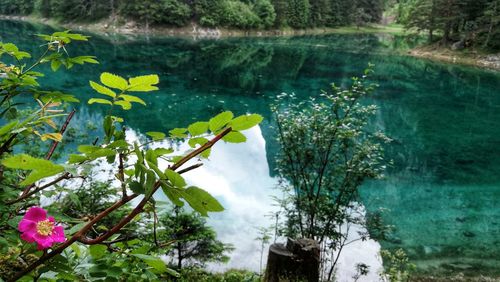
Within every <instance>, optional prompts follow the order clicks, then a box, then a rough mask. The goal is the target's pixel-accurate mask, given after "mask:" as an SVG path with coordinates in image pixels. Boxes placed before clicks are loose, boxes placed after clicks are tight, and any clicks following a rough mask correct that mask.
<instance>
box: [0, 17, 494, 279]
mask: <svg viewBox="0 0 500 282" xmlns="http://www.w3.org/2000/svg"><path fill="white" fill-rule="evenodd" d="M50 32H52V30H50V28H47V27H44V26H33V25H30V24H25V23H19V22H11V21H0V40H1V41H3V42H13V43H16V44H18V46H19V47H20V49H24V50H29V51H32V52H34V53H40V51H41V49H42V48H40V47H39V46H40V45H41V44H43V42H42V41H40V40H38V39H37V37H36V35H35V34H37V33H50ZM411 45H412V43H408V42H406V41H405V40H404V39H403V38H398V37H393V36H390V35H374V34H370V35H325V36H303V37H289V38H229V39H221V40H192V39H189V38H168V37H165V38H159V37H157V38H146V37H143V38H135V39H133V40H131V39H127V38H124V37H120V36H109V37H102V36H93V37H92V38H91V40H90V41H89V42H88V43H83V44H78V45H75V46H69V49H68V52H69V53H70V55H75V56H76V55H95V56H97V57H98V60H99V61H100V62H101V63H100V64H99V65H88V66H83V67H80V66H76V67H74V69H71V70H69V71H59V72H57V73H56V74H55V75H48V76H47V77H46V78H43V79H42V80H41V83H42V85H44V86H46V87H47V88H54V89H64V90H65V91H67V92H70V93H74V94H76V95H77V96H78V97H79V98H80V99H81V100H82V101H84V102H86V101H87V98H89V97H91V95H94V94H91V93H92V92H91V89H90V87H89V86H88V81H89V80H95V81H96V80H98V76H99V74H100V73H101V72H104V71H108V72H112V73H116V74H120V75H123V76H135V75H140V74H149V73H156V74H159V75H160V79H161V83H160V89H161V90H160V91H157V92H154V93H151V94H145V95H141V98H143V99H144V100H145V101H146V102H147V103H148V107H146V108H139V107H135V110H134V111H130V112H126V113H124V114H123V116H125V117H126V119H127V120H128V125H129V126H130V127H131V128H133V129H135V130H136V131H138V132H147V131H151V130H155V131H161V130H163V131H167V130H169V129H171V128H173V127H180V126H185V125H187V124H189V123H190V122H192V121H194V120H204V119H208V118H209V117H211V116H213V115H215V114H217V113H219V112H220V111H222V110H231V111H233V112H235V113H236V114H244V113H259V114H261V115H263V116H264V117H265V121H264V122H263V124H262V125H261V128H260V129H261V131H262V137H263V139H264V140H265V151H266V152H265V156H266V160H267V163H265V164H263V165H265V166H266V167H269V174H270V175H269V177H272V176H273V168H274V166H275V165H274V161H273V159H274V156H275V154H276V152H277V150H278V146H277V144H276V142H275V140H274V139H275V138H274V136H275V132H274V131H273V128H272V125H273V124H274V120H273V117H272V115H271V113H270V105H271V104H272V103H273V102H274V101H275V98H276V96H277V95H279V94H280V93H282V92H286V93H292V92H293V93H296V94H297V96H298V97H301V98H303V99H307V98H308V97H311V96H316V95H318V93H320V91H321V90H328V89H329V85H330V83H332V82H335V83H336V84H337V85H344V86H347V85H348V84H349V81H350V78H351V77H352V76H358V75H360V74H361V73H362V71H363V70H364V69H365V68H366V67H367V65H368V63H369V62H371V63H373V64H375V66H376V67H375V75H374V76H373V77H372V80H373V81H374V82H376V83H378V84H379V85H380V87H379V89H378V90H377V92H376V94H375V95H374V97H373V98H372V99H371V101H370V102H372V103H375V104H376V105H378V107H379V109H380V110H379V113H378V114H377V116H376V119H375V120H374V125H375V126H376V127H378V128H380V129H382V130H383V131H385V133H386V134H387V135H388V136H390V137H391V138H393V139H394V142H393V143H392V144H391V145H390V146H388V147H387V158H388V159H390V160H393V162H394V165H392V166H391V167H390V168H389V169H388V171H387V175H386V178H385V179H384V180H381V181H376V182H370V183H366V184H365V185H364V186H363V188H362V199H363V204H364V205H365V207H366V209H367V211H368V212H375V211H377V210H379V209H380V208H384V209H385V211H384V212H383V218H384V220H385V222H386V223H387V224H390V225H393V226H394V227H395V231H394V234H393V235H392V236H391V237H390V238H389V240H387V241H383V242H380V243H381V245H382V248H387V249H397V248H403V249H404V250H405V251H406V252H407V253H408V254H409V256H410V258H411V260H412V261H413V262H415V263H416V264H417V266H418V267H419V269H420V270H422V271H426V272H433V273H442V274H445V275H448V274H451V273H458V272H466V273H471V274H475V275H478V274H489V275H500V73H498V72H497V73H495V72H493V71H487V70H482V69H477V68H471V67H463V66H456V65H449V64H442V63H436V62H431V61H427V60H421V59H416V58H411V57H407V56H401V55H398V52H396V50H401V49H405V48H408V47H409V46H411ZM45 70H46V71H49V68H48V67H46V68H45ZM80 107H81V108H80V112H82V113H84V114H85V117H87V119H88V120H87V122H93V121H95V122H97V121H98V120H99V118H100V117H101V116H102V109H103V108H99V107H91V108H89V107H87V106H86V105H85V103H82V105H81V106H80ZM251 181H252V179H248V182H251Z"/></svg>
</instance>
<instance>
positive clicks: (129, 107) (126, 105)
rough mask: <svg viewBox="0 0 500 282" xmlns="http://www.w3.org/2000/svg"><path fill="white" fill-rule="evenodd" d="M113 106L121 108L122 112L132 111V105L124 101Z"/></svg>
mask: <svg viewBox="0 0 500 282" xmlns="http://www.w3.org/2000/svg"><path fill="white" fill-rule="evenodd" d="M115 105H118V106H121V107H122V108H123V109H124V110H130V109H132V104H130V102H128V101H124V100H121V101H116V102H115Z"/></svg>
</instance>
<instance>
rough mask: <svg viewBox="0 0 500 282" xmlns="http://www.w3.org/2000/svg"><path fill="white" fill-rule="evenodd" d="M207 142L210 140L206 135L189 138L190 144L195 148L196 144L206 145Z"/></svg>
mask: <svg viewBox="0 0 500 282" xmlns="http://www.w3.org/2000/svg"><path fill="white" fill-rule="evenodd" d="M207 142H208V139H207V138H204V137H196V138H191V139H189V141H188V144H189V146H191V148H195V147H196V145H200V146H203V145H205V144H206V143H207Z"/></svg>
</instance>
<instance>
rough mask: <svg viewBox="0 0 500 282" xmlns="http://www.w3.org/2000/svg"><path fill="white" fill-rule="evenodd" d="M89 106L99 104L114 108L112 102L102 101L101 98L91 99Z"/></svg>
mask: <svg viewBox="0 0 500 282" xmlns="http://www.w3.org/2000/svg"><path fill="white" fill-rule="evenodd" d="M88 103H89V104H91V105H92V104H94V103H98V104H106V105H110V106H112V105H113V103H111V101H108V100H106V99H100V98H91V99H89V102H88Z"/></svg>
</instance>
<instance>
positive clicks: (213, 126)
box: [208, 111, 233, 132]
mask: <svg viewBox="0 0 500 282" xmlns="http://www.w3.org/2000/svg"><path fill="white" fill-rule="evenodd" d="M232 119H233V113H232V112H229V111H227V112H223V113H220V114H218V115H216V116H215V117H213V118H211V119H210V121H209V122H208V123H209V127H210V130H211V131H212V132H216V131H217V130H219V129H221V128H223V127H224V126H225V125H226V124H228V123H229V122H230V121H231V120H232Z"/></svg>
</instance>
